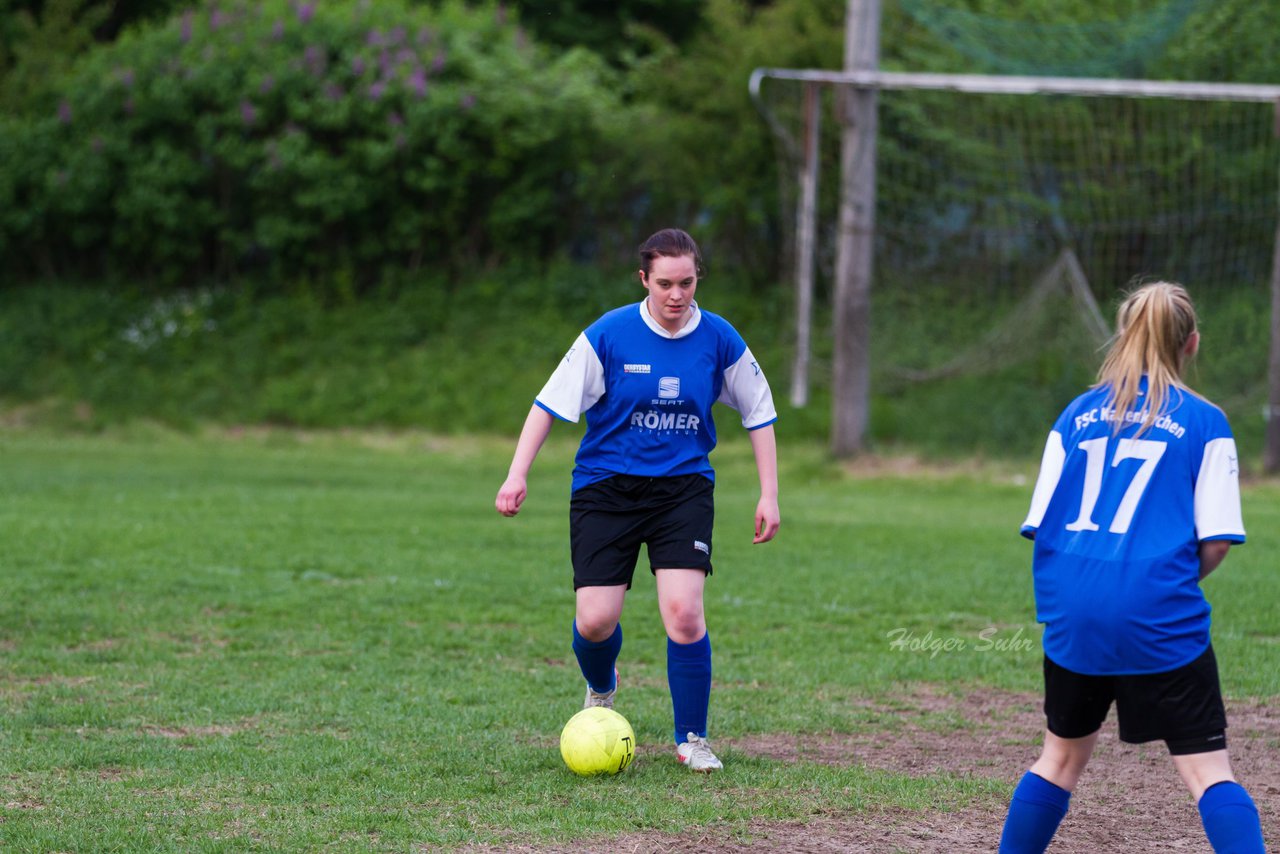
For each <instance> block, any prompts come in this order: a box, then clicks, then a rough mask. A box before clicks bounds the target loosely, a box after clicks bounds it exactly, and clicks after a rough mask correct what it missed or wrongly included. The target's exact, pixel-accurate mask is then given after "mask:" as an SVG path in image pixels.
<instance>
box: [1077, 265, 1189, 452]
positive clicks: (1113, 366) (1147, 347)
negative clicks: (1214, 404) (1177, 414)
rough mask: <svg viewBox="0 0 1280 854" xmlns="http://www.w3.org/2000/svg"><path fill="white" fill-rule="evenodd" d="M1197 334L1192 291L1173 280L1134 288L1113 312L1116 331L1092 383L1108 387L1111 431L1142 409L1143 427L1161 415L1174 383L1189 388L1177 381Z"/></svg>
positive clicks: (1122, 425)
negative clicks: (1143, 385) (1141, 395)
mask: <svg viewBox="0 0 1280 854" xmlns="http://www.w3.org/2000/svg"><path fill="white" fill-rule="evenodd" d="M1195 333H1196V310H1195V306H1194V305H1192V304H1191V296H1190V295H1189V294H1188V293H1187V291H1186V289H1185V288H1183V287H1182V286H1181V285H1178V284H1175V283H1173V282H1152V283H1150V284H1147V285H1143V286H1142V287H1140V288H1138V289H1137V290H1135V291H1134V292H1133V293H1131V294H1129V296H1128V297H1126V298H1125V301H1124V302H1122V303H1121V304H1120V310H1119V311H1118V312H1116V334H1115V337H1114V338H1113V339H1112V342H1111V348H1110V350H1108V351H1107V357H1106V359H1104V360H1103V362H1102V367H1101V368H1099V369H1098V382H1097V384H1096V385H1095V386H1094V387H1095V388H1098V387H1100V386H1108V387H1110V389H1111V404H1112V407H1113V408H1114V410H1115V413H1114V416H1113V417H1114V419H1115V420H1114V421H1113V422H1112V423H1113V424H1114V425H1115V432H1117V433H1119V432H1120V431H1121V430H1122V429H1124V427H1125V426H1126V425H1127V424H1128V423H1129V420H1128V417H1129V414H1130V413H1131V412H1135V411H1138V412H1141V416H1142V428H1141V429H1140V430H1139V431H1138V433H1139V435H1141V434H1142V433H1144V432H1146V430H1147V429H1148V428H1149V427H1150V426H1151V424H1152V423H1154V421H1155V420H1156V419H1157V418H1159V417H1160V415H1162V414H1163V410H1164V407H1165V404H1166V402H1167V400H1168V398H1169V391H1170V389H1171V388H1173V387H1177V388H1180V389H1184V390H1188V391H1189V389H1187V387H1186V385H1184V384H1183V382H1182V362H1183V358H1184V353H1185V352H1186V347H1187V342H1188V341H1189V340H1190V339H1191V336H1192V335H1194V334H1195ZM1144 374H1145V375H1146V377H1147V394H1146V400H1145V402H1143V403H1142V404H1139V401H1138V392H1139V387H1138V386H1139V383H1140V382H1141V380H1142V377H1143V375H1144Z"/></svg>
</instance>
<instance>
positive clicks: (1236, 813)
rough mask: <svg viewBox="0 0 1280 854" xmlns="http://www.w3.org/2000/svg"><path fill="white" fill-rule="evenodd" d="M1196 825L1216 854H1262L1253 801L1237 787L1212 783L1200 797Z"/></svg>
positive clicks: (1241, 788) (1229, 782)
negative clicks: (1198, 825)
mask: <svg viewBox="0 0 1280 854" xmlns="http://www.w3.org/2000/svg"><path fill="white" fill-rule="evenodd" d="M1197 806H1199V808H1200V821H1202V822H1204V835H1205V836H1207V837H1209V844H1210V845H1212V846H1213V850H1214V851H1215V852H1216V854H1263V852H1264V851H1266V848H1264V847H1263V844H1262V825H1261V824H1260V823H1259V821H1258V808H1257V807H1256V806H1254V803H1253V798H1251V797H1249V793H1248V792H1246V791H1245V790H1244V787H1243V786H1241V785H1240V784H1239V783H1233V782H1231V781H1230V780H1224V781H1223V782H1221V783H1214V784H1213V785H1212V786H1210V787H1209V788H1207V789H1205V790H1204V794H1203V795H1201V796H1200V803H1199V804H1198V805H1197Z"/></svg>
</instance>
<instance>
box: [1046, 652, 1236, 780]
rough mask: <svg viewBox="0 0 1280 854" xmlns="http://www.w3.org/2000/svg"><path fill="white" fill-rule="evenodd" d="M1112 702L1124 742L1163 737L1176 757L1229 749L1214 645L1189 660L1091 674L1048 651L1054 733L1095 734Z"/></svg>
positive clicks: (1048, 702)
mask: <svg viewBox="0 0 1280 854" xmlns="http://www.w3.org/2000/svg"><path fill="white" fill-rule="evenodd" d="M1112 701H1114V702H1115V704H1116V719H1117V720H1118V721H1119V722H1120V740H1121V741H1126V742H1128V743H1130V744H1141V743H1143V742H1146V741H1155V740H1157V739H1163V740H1164V742H1165V743H1166V744H1168V745H1169V752H1170V753H1172V754H1173V755H1175V756H1181V755H1186V754H1190V753H1208V752H1210V751H1213V750H1225V749H1226V746H1227V732H1226V731H1227V714H1226V711H1225V709H1223V706H1222V687H1221V685H1220V684H1219V682H1218V661H1217V659H1216V658H1214V655H1213V647H1212V646H1210V647H1209V648H1208V649H1206V650H1205V651H1204V652H1203V653H1202V654H1201V655H1200V657H1199V658H1197V659H1196V660H1195V661H1192V662H1191V663H1190V664H1184V665H1183V666H1182V667H1178V668H1175V669H1174V670H1169V671H1166V672H1164V673H1143V674H1139V675H1135V676H1086V675H1084V674H1081V673H1076V672H1074V671H1071V670H1068V669H1067V668H1065V667H1061V666H1059V665H1058V664H1055V663H1054V662H1053V661H1051V660H1050V659H1049V656H1047V655H1046V656H1045V658H1044V714H1045V717H1046V718H1047V719H1048V726H1049V732H1051V733H1053V734H1054V735H1056V736H1058V737H1060V738H1084V737H1085V736H1086V735H1091V734H1092V733H1095V732H1097V731H1098V728H1099V727H1101V726H1102V722H1103V721H1104V720H1106V718H1107V711H1108V710H1109V709H1110V708H1111V703H1112Z"/></svg>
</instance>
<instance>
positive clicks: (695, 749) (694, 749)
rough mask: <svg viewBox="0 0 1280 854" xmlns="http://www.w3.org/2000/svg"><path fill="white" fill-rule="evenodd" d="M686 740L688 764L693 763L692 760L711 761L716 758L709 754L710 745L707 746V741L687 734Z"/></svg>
mask: <svg viewBox="0 0 1280 854" xmlns="http://www.w3.org/2000/svg"><path fill="white" fill-rule="evenodd" d="M687 738H688V742H689V762H690V764H692V763H693V760H694V759H695V758H697V759H706V760H712V759H715V758H716V755H715V754H714V753H712V752H711V745H709V744H707V740H706V739H705V738H702V737H701V736H697V735H694V734H693V733H689V735H688V737H687Z"/></svg>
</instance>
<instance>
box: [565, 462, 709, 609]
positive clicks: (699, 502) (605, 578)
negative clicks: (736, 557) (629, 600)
mask: <svg viewBox="0 0 1280 854" xmlns="http://www.w3.org/2000/svg"><path fill="white" fill-rule="evenodd" d="M714 492H715V484H714V483H712V482H711V481H710V480H708V479H707V478H705V477H703V476H702V475H700V474H690V475H681V476H679V477H636V476H634V475H626V474H619V475H614V476H613V477H610V478H607V479H605V480H601V481H597V482H596V483H592V484H588V485H587V486H584V487H582V488H581V489H579V490H578V491H577V492H575V493H573V497H572V498H571V499H570V500H569V545H570V550H571V551H572V554H573V589H574V590H577V589H578V588H579V587H602V586H606V585H613V584H625V585H627V587H628V588H630V587H631V576H632V575H633V574H634V573H635V569H636V559H637V558H639V557H640V544H641V543H644V544H646V545H647V546H648V547H649V568H650V569H651V570H659V569H701V570H703V571H704V572H706V574H707V575H710V574H711V528H712V525H713V523H714V522H715V500H714Z"/></svg>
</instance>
